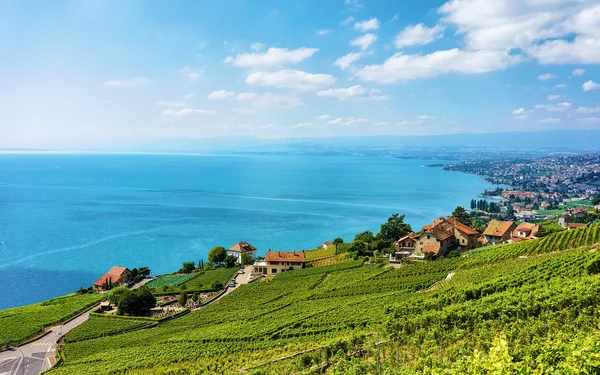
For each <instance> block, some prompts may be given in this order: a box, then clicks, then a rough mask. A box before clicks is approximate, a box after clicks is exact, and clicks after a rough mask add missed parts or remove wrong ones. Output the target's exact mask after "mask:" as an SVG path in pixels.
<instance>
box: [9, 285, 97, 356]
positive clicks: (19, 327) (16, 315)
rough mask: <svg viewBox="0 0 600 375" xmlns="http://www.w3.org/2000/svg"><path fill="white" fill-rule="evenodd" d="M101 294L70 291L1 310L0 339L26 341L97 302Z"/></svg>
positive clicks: (13, 341)
mask: <svg viewBox="0 0 600 375" xmlns="http://www.w3.org/2000/svg"><path fill="white" fill-rule="evenodd" d="M102 298H103V297H102V295H100V294H81V295H80V294H71V295H68V296H64V297H59V298H54V299H51V300H48V301H46V302H42V303H36V304H33V305H27V306H22V307H15V308H11V309H6V310H0V340H1V341H2V342H4V341H6V340H11V341H12V343H13V344H18V343H21V342H23V341H25V340H26V339H27V338H29V337H31V336H33V335H35V334H36V333H38V332H40V331H41V329H42V325H43V326H44V327H47V326H51V325H54V324H56V323H59V322H62V321H65V320H67V319H69V318H70V317H72V316H74V315H76V314H77V313H78V312H80V311H83V310H85V309H86V308H88V307H90V306H92V305H94V304H96V303H98V302H100V301H101V300H102Z"/></svg>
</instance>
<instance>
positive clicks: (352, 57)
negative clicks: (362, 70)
mask: <svg viewBox="0 0 600 375" xmlns="http://www.w3.org/2000/svg"><path fill="white" fill-rule="evenodd" d="M366 55H367V53H366V52H350V53H348V54H345V55H344V56H342V57H339V58H338V59H337V60H335V62H334V63H333V65H335V66H338V67H339V68H340V69H342V70H346V69H348V68H349V67H350V65H352V64H353V63H355V62H356V61H358V60H360V59H361V58H363V57H365V56H366Z"/></svg>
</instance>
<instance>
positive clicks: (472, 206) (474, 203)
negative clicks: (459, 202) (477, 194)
mask: <svg viewBox="0 0 600 375" xmlns="http://www.w3.org/2000/svg"><path fill="white" fill-rule="evenodd" d="M476 208H477V201H475V199H471V209H472V210H474V209H476Z"/></svg>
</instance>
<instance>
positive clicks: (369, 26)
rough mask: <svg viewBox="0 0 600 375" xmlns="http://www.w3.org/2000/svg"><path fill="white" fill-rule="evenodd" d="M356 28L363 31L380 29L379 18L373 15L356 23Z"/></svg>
mask: <svg viewBox="0 0 600 375" xmlns="http://www.w3.org/2000/svg"><path fill="white" fill-rule="evenodd" d="M354 29H356V30H358V31H362V32H363V33H365V32H367V31H371V30H377V29H379V20H378V19H377V18H375V17H373V18H371V19H369V20H366V21H360V22H357V23H355V24H354Z"/></svg>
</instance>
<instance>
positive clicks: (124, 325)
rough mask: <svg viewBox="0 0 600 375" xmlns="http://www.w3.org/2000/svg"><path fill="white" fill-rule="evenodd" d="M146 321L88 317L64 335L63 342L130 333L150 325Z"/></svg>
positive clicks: (150, 323)
mask: <svg viewBox="0 0 600 375" xmlns="http://www.w3.org/2000/svg"><path fill="white" fill-rule="evenodd" d="M152 324H153V322H149V321H147V320H134V319H108V318H96V317H90V319H88V320H87V321H85V322H84V323H83V324H82V325H80V326H79V327H77V328H75V329H73V330H72V331H71V332H69V333H68V334H67V335H65V337H64V340H65V342H76V341H83V340H89V339H95V338H98V337H104V336H110V335H114V334H117V333H122V332H127V331H132V330H134V329H137V328H141V327H145V326H149V325H152Z"/></svg>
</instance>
